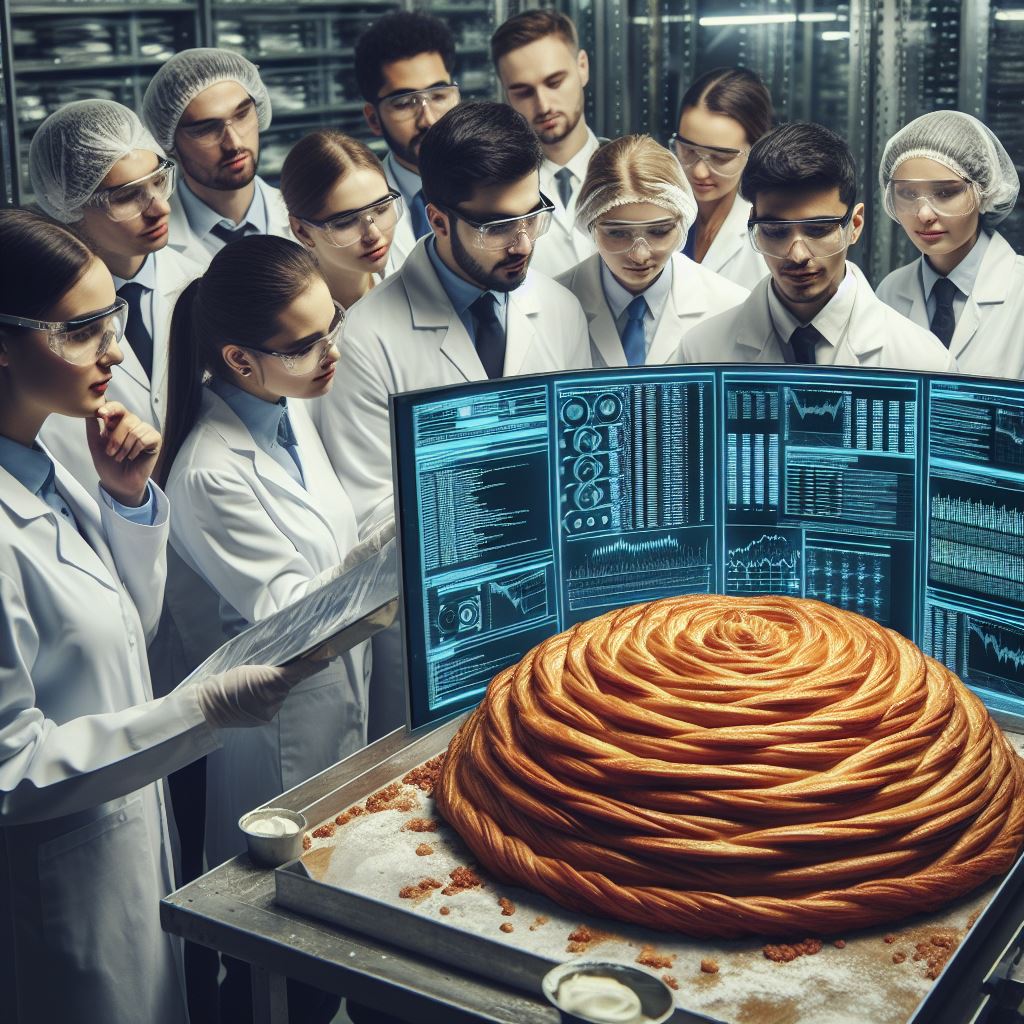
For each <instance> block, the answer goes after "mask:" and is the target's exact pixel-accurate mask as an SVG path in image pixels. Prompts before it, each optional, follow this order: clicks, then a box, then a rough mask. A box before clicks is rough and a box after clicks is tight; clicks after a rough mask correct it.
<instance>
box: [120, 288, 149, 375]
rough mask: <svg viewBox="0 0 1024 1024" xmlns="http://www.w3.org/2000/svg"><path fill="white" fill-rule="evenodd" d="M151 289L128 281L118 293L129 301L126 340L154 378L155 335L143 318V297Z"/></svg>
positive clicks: (147, 373)
mask: <svg viewBox="0 0 1024 1024" xmlns="http://www.w3.org/2000/svg"><path fill="white" fill-rule="evenodd" d="M148 291H149V289H148V288H145V287H143V285H141V284H139V283H138V282H137V281H126V282H125V283H124V284H123V285H121V287H120V288H118V290H117V294H118V295H119V296H120V297H121V298H122V299H124V301H125V302H127V303H128V323H127V324H126V325H125V329H124V336H125V340H126V341H127V342H128V344H129V345H131V347H132V351H133V352H134V353H135V355H136V356H137V357H138V360H139V362H140V363H142V368H143V370H145V371H146V376H147V377H148V378H149V379H150V380H152V378H153V335H152V334H150V333H149V331H148V329H147V328H146V321H145V320H144V319H143V318H142V297H143V295H144V294H145V293H146V292H148Z"/></svg>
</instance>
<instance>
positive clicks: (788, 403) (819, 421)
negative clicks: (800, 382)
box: [785, 388, 850, 448]
mask: <svg viewBox="0 0 1024 1024" xmlns="http://www.w3.org/2000/svg"><path fill="white" fill-rule="evenodd" d="M785 407H786V435H785V436H786V440H787V441H788V442H789V443H790V444H798V445H813V446H815V447H830V448H849V447H850V393H849V392H848V391H832V390H815V391H811V390H804V389H799V390H798V389H796V388H786V389H785Z"/></svg>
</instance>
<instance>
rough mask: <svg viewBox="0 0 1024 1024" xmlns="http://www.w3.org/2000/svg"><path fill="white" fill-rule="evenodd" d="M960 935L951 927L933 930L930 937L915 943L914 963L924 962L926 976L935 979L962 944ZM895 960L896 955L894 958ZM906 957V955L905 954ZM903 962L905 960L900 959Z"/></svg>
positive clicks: (912, 955)
mask: <svg viewBox="0 0 1024 1024" xmlns="http://www.w3.org/2000/svg"><path fill="white" fill-rule="evenodd" d="M960 938H961V937H960V936H959V935H958V934H957V933H956V932H954V931H952V930H951V929H942V930H941V931H936V932H932V934H931V935H929V936H928V939H927V940H925V941H922V942H917V943H915V944H914V952H913V953H912V954H911V957H910V959H911V960H912V961H913V962H914V963H924V976H925V977H926V978H928V979H929V980H930V981H934V980H935V979H936V978H937V977H938V976H939V975H940V974H941V973H942V969H943V968H944V967H945V966H946V962H947V961H948V960H949V958H950V957H951V956H952V955H953V953H954V951H955V950H956V947H957V946H959V945H960ZM893 959H894V962H895V957H894V958H893ZM904 959H906V957H905V956H904ZM899 962H900V963H902V962H903V961H902V960H901V961H899Z"/></svg>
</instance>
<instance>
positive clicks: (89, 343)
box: [0, 299, 128, 366]
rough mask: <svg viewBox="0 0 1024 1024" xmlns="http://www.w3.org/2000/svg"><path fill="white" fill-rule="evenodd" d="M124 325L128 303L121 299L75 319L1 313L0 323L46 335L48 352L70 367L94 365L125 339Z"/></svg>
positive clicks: (126, 318)
mask: <svg viewBox="0 0 1024 1024" xmlns="http://www.w3.org/2000/svg"><path fill="white" fill-rule="evenodd" d="M127 322H128V303H127V302H125V300H124V299H118V300H117V301H116V302H115V303H114V304H113V305H112V306H108V307H107V308H106V309H101V310H99V311H98V312H96V313H90V314H88V316H82V317H76V318H75V319H74V320H58V321H53V320H30V319H28V318H27V317H23V316H9V315H7V314H5V313H0V324H10V325H11V326H12V327H25V328H27V329H28V330H31V331H43V332H45V334H46V343H47V344H48V345H49V346H50V351H51V352H53V353H55V354H56V355H58V356H60V358H61V359H63V360H64V362H66V363H71V364H72V366H84V365H86V364H87V363H95V362H96V361H97V360H98V359H99V358H100V357H101V356H102V355H104V354H105V353H106V351H107V349H109V348H110V346H111V345H112V344H113V343H114V342H115V341H118V342H119V341H121V340H122V339H123V338H124V328H125V324H126V323H127Z"/></svg>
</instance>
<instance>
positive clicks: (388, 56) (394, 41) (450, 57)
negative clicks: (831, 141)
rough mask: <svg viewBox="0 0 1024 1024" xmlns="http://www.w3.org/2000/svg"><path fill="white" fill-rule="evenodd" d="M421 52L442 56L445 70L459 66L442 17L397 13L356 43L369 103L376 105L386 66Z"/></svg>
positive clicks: (377, 23)
mask: <svg viewBox="0 0 1024 1024" xmlns="http://www.w3.org/2000/svg"><path fill="white" fill-rule="evenodd" d="M421 53H437V54H440V57H441V62H442V63H443V64H444V69H445V71H447V72H448V74H449V75H450V74H451V73H452V69H453V68H454V67H455V41H454V40H453V39H452V34H451V32H449V31H448V27H447V26H446V25H445V23H444V22H443V21H441V20H440V18H435V17H434V16H433V15H432V14H424V13H423V12H422V11H393V12H392V13H391V14H385V15H384V16H383V17H381V18H378V19H377V20H376V21H375V22H374V23H373V24H372V25H371V26H370V27H369V28H368V29H367V30H366V31H365V32H364V33H363V34H362V35H361V36H360V37H359V38H358V39H357V40H356V52H355V59H356V82H357V83H358V85H359V91H360V92H361V93H362V95H363V99H364V100H366V102H367V103H376V102H377V99H378V94H379V93H380V90H381V86H382V85H383V84H384V74H383V71H382V69H383V67H384V65H385V64H391V63H393V62H394V61H396V60H408V59H409V58H410V57H416V56H418V55H419V54H421Z"/></svg>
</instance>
